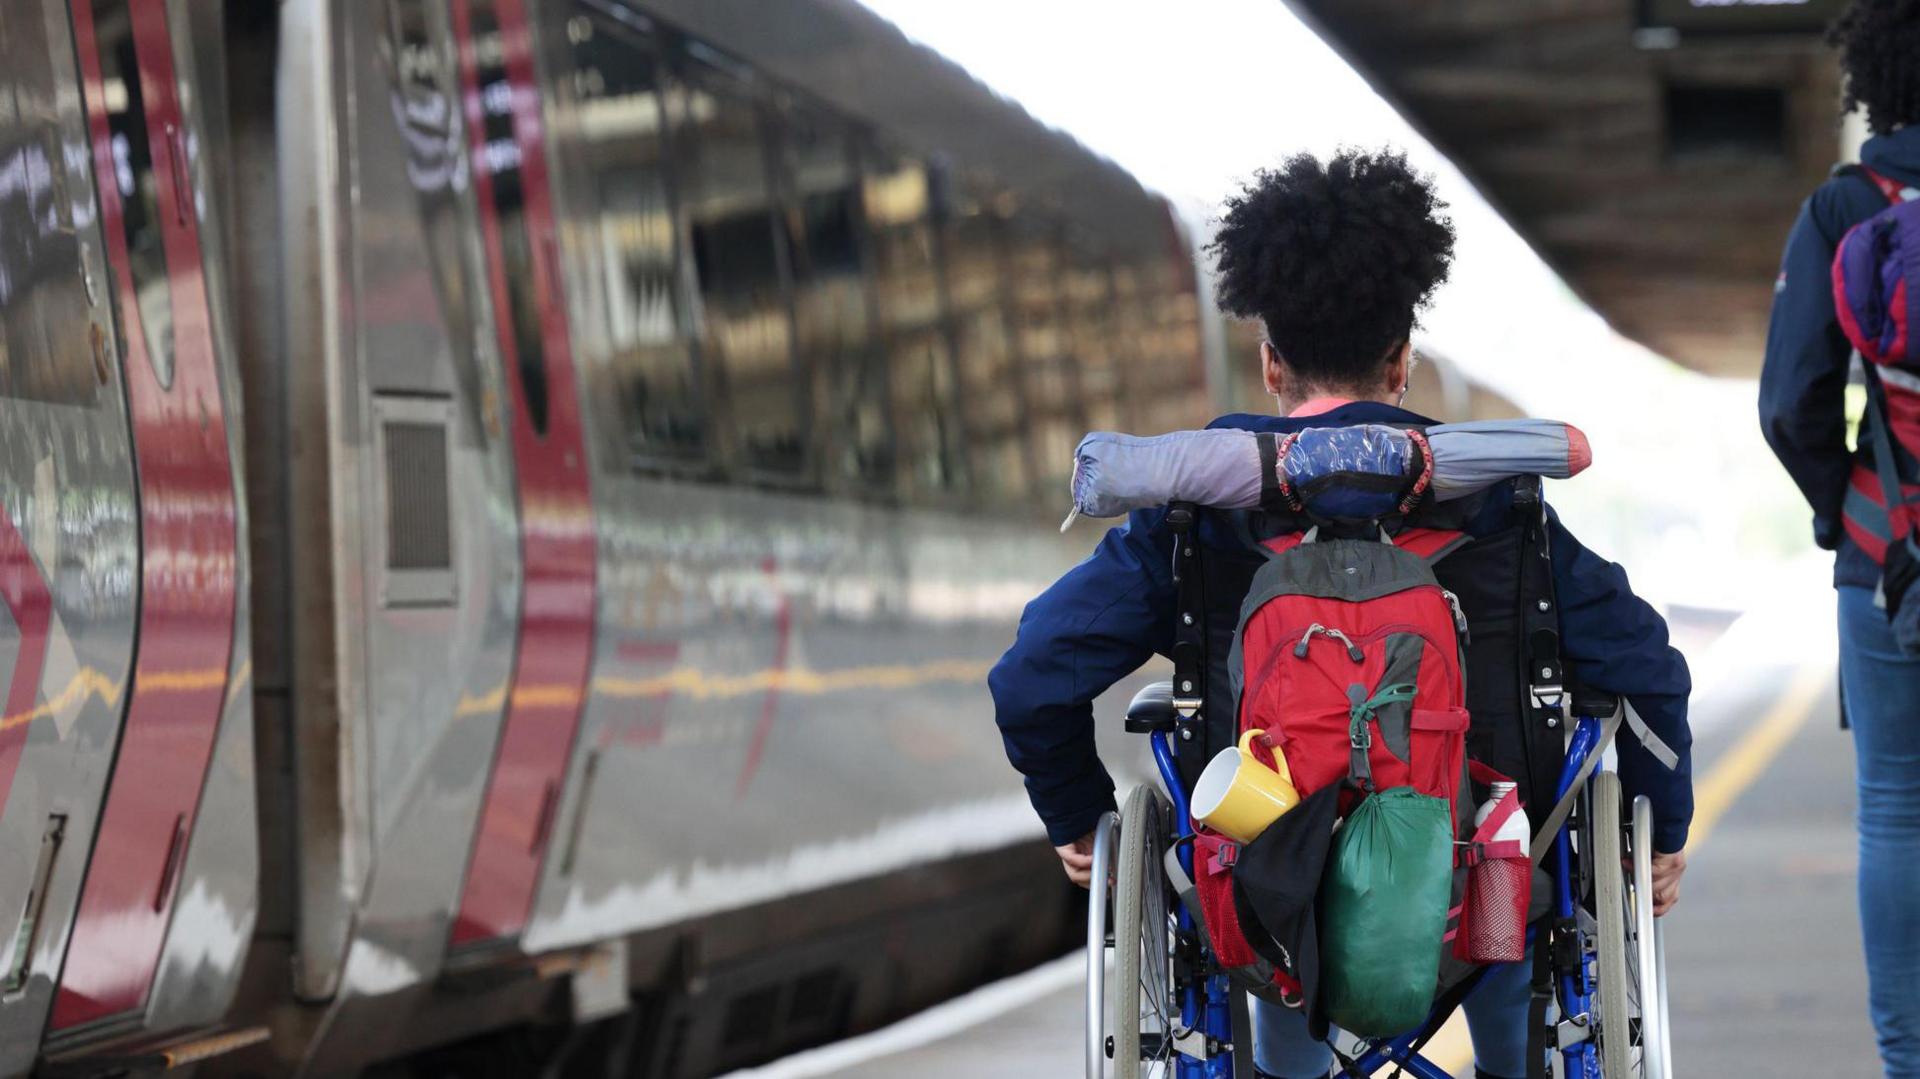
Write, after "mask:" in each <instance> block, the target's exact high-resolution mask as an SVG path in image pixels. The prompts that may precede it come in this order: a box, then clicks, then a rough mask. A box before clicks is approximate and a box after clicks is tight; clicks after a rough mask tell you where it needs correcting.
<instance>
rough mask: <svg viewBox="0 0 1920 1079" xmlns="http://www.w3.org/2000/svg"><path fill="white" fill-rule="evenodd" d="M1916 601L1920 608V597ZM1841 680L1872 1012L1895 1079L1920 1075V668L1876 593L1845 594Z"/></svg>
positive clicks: (1883, 1058)
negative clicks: (1855, 799)
mask: <svg viewBox="0 0 1920 1079" xmlns="http://www.w3.org/2000/svg"><path fill="white" fill-rule="evenodd" d="M1907 602H1909V603H1914V602H1920V591H1915V592H1913V593H1910V595H1909V598H1908V600H1907ZM1840 680H1841V684H1842V685H1843V686H1845V687H1846V695H1847V722H1848V723H1849V725H1851V726H1852V727H1853V753H1854V761H1855V776H1856V783H1857V785H1858V788H1859V798H1860V817H1859V823H1860V929H1861V932H1862V934H1863V935H1864V936H1865V938H1866V951H1867V1004H1868V1006H1867V1010H1868V1011H1869V1012H1870V1013H1871V1014H1872V1016H1873V1029H1874V1031H1875V1033H1876V1034H1878V1035H1879V1038H1880V1061H1881V1063H1882V1064H1883V1065H1884V1066H1885V1067H1886V1071H1887V1075H1888V1077H1889V1079H1915V1077H1920V902H1916V900H1915V897H1916V896H1920V660H1914V659H1909V658H1907V657H1906V656H1904V655H1902V654H1901V652H1900V648H1899V646H1898V645H1896V644H1895V643H1894V640H1893V632H1892V631H1891V630H1890V629H1889V628H1888V626H1887V616H1886V612H1884V611H1882V610H1880V609H1879V608H1878V607H1875V606H1874V604H1873V590H1872V589H1868V588H1858V587H1843V588H1841V589H1840Z"/></svg>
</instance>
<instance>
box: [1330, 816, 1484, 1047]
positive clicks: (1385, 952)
mask: <svg viewBox="0 0 1920 1079" xmlns="http://www.w3.org/2000/svg"><path fill="white" fill-rule="evenodd" d="M1452 896H1453V808H1452V807H1451V806H1449V805H1448V804H1447V802H1446V800H1445V799H1442V798H1432V797H1429V796H1427V795H1424V794H1421V793H1420V792H1418V791H1416V790H1414V789H1413V788H1412V787H1394V788H1391V789H1389V790H1384V791H1379V792H1377V793H1375V794H1373V795H1371V796H1369V797H1368V798H1367V799H1366V800H1365V801H1363V802H1361V803H1360V805H1359V807H1358V808H1356V809H1355V810H1354V811H1353V813H1352V814H1351V815H1349V816H1348V817H1347V820H1346V823H1345V824H1343V825H1341V827H1340V830H1339V833H1338V834H1337V835H1335V836H1334V839H1333V854H1332V857H1330V858H1329V859H1328V860H1327V867H1326V873H1325V876H1323V877H1322V878H1321V882H1320V917H1319V921H1320V992H1321V999H1322V1000H1323V1001H1324V1002H1325V1005H1326V1015H1327V1019H1328V1020H1329V1021H1330V1022H1332V1023H1333V1024H1335V1025H1336V1026H1339V1027H1340V1028H1341V1029H1343V1030H1346V1031H1348V1032H1350V1033H1352V1034H1356V1035H1359V1036H1361V1037H1365V1038H1386V1037H1393V1036H1395V1035H1398V1034H1403V1033H1405V1032H1407V1031H1409V1030H1412V1029H1414V1028H1415V1027H1417V1026H1419V1025H1420V1023H1421V1022H1423V1021H1424V1020H1425V1019H1426V1017H1427V1011H1428V1009H1429V1008H1431V1007H1432V1006H1433V995H1434V989H1435V986H1436V985H1437V984H1438V980H1439V976H1440V952H1441V947H1440V944H1441V938H1442V937H1444V936H1445V935H1446V931H1447V904H1448V903H1449V902H1450V901H1451V899H1452Z"/></svg>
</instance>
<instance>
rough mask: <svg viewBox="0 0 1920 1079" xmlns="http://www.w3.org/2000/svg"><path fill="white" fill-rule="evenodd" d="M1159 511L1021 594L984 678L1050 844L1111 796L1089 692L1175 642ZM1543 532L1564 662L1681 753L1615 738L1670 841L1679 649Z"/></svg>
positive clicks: (1240, 421)
mask: <svg viewBox="0 0 1920 1079" xmlns="http://www.w3.org/2000/svg"><path fill="white" fill-rule="evenodd" d="M1431 422H1432V421H1431V420H1426V419H1423V418H1422V417H1420V416H1417V415H1415V414H1413V413H1411V412H1407V411H1404V410H1402V409H1398V408H1393V407H1391V406H1388V405H1383V404H1375V403H1370V402H1357V403H1353V404H1348V405H1344V406H1341V407H1339V408H1336V409H1334V410H1333V411H1331V412H1327V413H1323V414H1321V415H1317V416H1312V417H1305V418H1288V417H1277V416H1249V415H1235V416H1224V417H1221V418H1220V419H1218V420H1215V421H1214V422H1213V426H1215V427H1234V428H1240V429H1244V430H1254V431H1275V432H1281V433H1285V432H1290V431H1296V430H1301V429H1304V428H1307V427H1339V426H1347V425H1351V424H1357V423H1392V424H1404V425H1416V424H1428V423H1431ZM1511 512H1512V505H1511V498H1510V496H1509V498H1508V499H1507V501H1506V504H1504V505H1501V504H1498V503H1496V502H1495V501H1494V500H1491V499H1490V500H1489V504H1488V506H1487V507H1486V508H1485V510H1484V511H1483V513H1482V516H1483V517H1484V518H1487V519H1488V520H1493V519H1498V520H1500V521H1505V520H1507V519H1509V516H1510V514H1511ZM1164 518H1165V512H1164V511H1163V510H1151V511H1141V512H1138V513H1135V514H1133V515H1132V516H1131V517H1130V518H1129V519H1128V521H1127V523H1126V524H1125V525H1123V526H1120V527H1118V528H1114V529H1111V530H1109V531H1108V532H1107V535H1106V538H1105V539H1103V540H1101V541H1100V546H1099V547H1098V548H1097V549H1096V550H1095V551H1094V552H1093V554H1092V555H1091V556H1090V557H1089V558H1087V560H1086V561H1084V562H1082V563H1080V564H1079V565H1078V566H1076V567H1074V568H1073V569H1072V570H1070V571H1068V573H1067V574H1066V576H1064V577H1062V578H1060V579H1059V580H1058V581H1056V582H1054V584H1053V586H1052V587H1051V588H1049V589H1047V590H1046V592H1044V593H1042V594H1041V595H1040V597H1039V598H1037V599H1035V600H1034V601H1033V602H1032V603H1030V604H1028V605H1027V609H1026V613H1025V614H1024V615H1022V616H1021V619H1020V632H1019V636H1018V638H1017V639H1016V640H1015V641H1014V645H1013V647H1012V648H1010V649H1008V650H1007V654H1006V655H1005V656H1003V657H1001V660H1000V662H999V663H998V664H996V665H995V666H994V668H993V672H992V673H991V674H990V675H989V676H988V679H987V680H988V684H989V685H990V686H991V687H992V690H993V700H994V707H995V719H996V721H997V722H998V723H999V724H1000V734H1001V738H1002V740H1003V741H1004V742H1005V743H1006V749H1007V757H1008V759H1009V760H1011V761H1012V762H1013V766H1014V767H1015V768H1017V769H1019V770H1020V771H1021V772H1022V773H1023V774H1024V775H1025V776H1026V781H1027V794H1028V797H1029V798H1030V799H1031V800H1032V802H1033V808H1034V809H1035V811H1036V812H1038V813H1039V814H1040V819H1041V820H1042V821H1044V822H1045V823H1046V826H1047V834H1048V836H1050V837H1051V838H1052V840H1053V842H1054V843H1056V844H1064V843H1068V842H1071V841H1073V840H1074V839H1077V838H1079V837H1080V836H1083V835H1085V834H1086V833H1087V832H1089V831H1091V830H1092V829H1093V825H1094V823H1095V822H1096V821H1097V820H1098V819H1099V816H1100V814H1101V813H1103V812H1105V811H1106V810H1108V809H1111V808H1113V805H1114V798H1113V780H1112V778H1110V777H1109V776H1108V775H1107V770H1106V767H1105V766H1104V765H1102V764H1101V763H1100V758H1099V756H1098V755H1097V753H1096V752H1095V748H1094V737H1093V699H1094V698H1095V697H1098V696H1099V695H1100V694H1101V693H1102V692H1104V691H1105V690H1106V689H1107V687H1109V686H1111V685H1113V684H1114V683H1115V682H1117V681H1119V680H1120V679H1121V678H1124V677H1126V676H1127V675H1128V674H1131V673H1132V672H1133V671H1134V670H1135V669H1137V668H1138V667H1139V666H1140V665H1141V664H1142V663H1145V662H1146V661H1147V660H1148V659H1149V658H1151V657H1152V656H1153V655H1155V654H1156V653H1157V654H1159V655H1163V656H1164V655H1166V654H1167V653H1168V651H1169V649H1170V648H1171V647H1172V644H1173V615H1174V589H1173V581H1172V578H1171V574H1170V572H1169V565H1170V563H1171V559H1172V553H1173V547H1172V535H1171V533H1170V532H1169V531H1168V529H1167V528H1166V527H1165V521H1164ZM1478 530H1479V529H1476V528H1475V527H1471V526H1470V527H1469V529H1468V531H1469V532H1475V531H1478ZM1489 530H1490V529H1489ZM1201 540H1202V542H1203V543H1208V544H1209V545H1226V544H1230V543H1234V542H1235V541H1234V540H1232V539H1230V538H1227V537H1224V536H1221V537H1209V536H1208V534H1207V533H1206V531H1205V529H1204V528H1203V531H1202V534H1201ZM1550 541H1551V543H1552V549H1553V576H1554V591H1555V594H1556V596H1557V598H1558V602H1559V605H1560V629H1561V651H1562V655H1563V657H1564V659H1565V662H1566V664H1567V668H1568V670H1569V672H1570V673H1571V674H1572V675H1573V676H1574V679H1575V680H1576V681H1578V682H1580V683H1581V684H1583V685H1588V686H1592V687H1595V688H1598V689H1602V690H1606V691H1609V692H1613V693H1618V694H1621V695H1623V696H1625V697H1627V698H1628V699H1629V700H1630V701H1631V702H1632V703H1633V705H1634V707H1635V708H1636V710H1638V712H1639V713H1640V715H1641V717H1642V718H1644V719H1645V720H1646V722H1647V725H1648V726H1649V727H1650V728H1652V730H1653V732H1654V733H1655V734H1657V735H1659V736H1660V737H1661V739H1662V740H1664V741H1665V742H1666V743H1667V744H1668V745H1669V746H1671V747H1672V748H1673V749H1674V751H1675V752H1677V753H1678V754H1679V755H1680V767H1679V768H1678V769H1677V770H1676V771H1672V772H1669V771H1667V769H1666V768H1665V767H1664V766H1662V765H1661V764H1660V763H1659V762H1658V761H1657V760H1655V759H1654V758H1653V757H1652V755H1651V754H1649V753H1648V752H1647V751H1646V750H1645V749H1643V748H1641V746H1640V744H1639V743H1638V742H1636V741H1634V740H1633V739H1632V738H1623V739H1622V740H1621V741H1620V773H1621V779H1622V781H1623V783H1624V784H1625V786H1626V789H1627V792H1628V795H1629V796H1630V797H1631V796H1632V795H1634V794H1645V795H1647V796H1648V797H1649V798H1650V799H1651V800H1652V802H1653V806H1654V842H1655V845H1656V846H1657V847H1658V848H1659V849H1660V850H1663V851H1675V850H1679V849H1680V848H1681V847H1683V846H1685V845H1686V840H1687V824H1688V822H1689V821H1690V820H1691V819H1692V817H1693V787H1692V764H1691V757H1690V754H1689V748H1690V746H1691V744H1692V737H1691V735H1690V734H1689V733H1688V728H1687V695H1688V693H1689V692H1690V691H1691V689H1692V681H1691V678H1690V677H1689V675H1688V673H1687V664H1686V660H1685V659H1684V658H1683V657H1682V656H1681V655H1680V653H1679V652H1678V651H1676V650H1675V649H1674V648H1672V647H1671V646H1669V645H1668V643H1667V625H1666V622H1665V620H1663V619H1662V618H1661V617H1660V615H1659V614H1658V613H1656V612H1655V611H1654V609H1653V608H1652V607H1650V606H1648V605H1647V603H1646V602H1645V601H1644V600H1641V599H1640V598H1639V597H1637V596H1635V595H1634V594H1633V592H1632V590H1631V589H1629V588H1628V586H1627V575H1626V571H1624V570H1622V569H1621V568H1620V567H1619V566H1617V565H1614V564H1612V563H1610V562H1607V561H1606V560H1605V559H1602V558H1600V557H1599V556H1597V555H1595V554H1594V553H1593V552H1591V551H1589V550H1587V549H1586V548H1584V547H1582V546H1581V545H1580V543H1579V542H1578V541H1577V540H1575V539H1574V538H1573V536H1572V535H1571V534H1569V533H1568V532H1567V530H1566V529H1565V528H1564V527H1562V526H1561V524H1560V522H1559V519H1558V518H1557V517H1555V518H1554V519H1553V521H1552V531H1551V536H1550ZM1241 598H1242V597H1240V596H1237V595H1236V596H1217V597H1210V599H1209V607H1210V610H1209V617H1210V618H1216V619H1225V620H1227V621H1226V622H1225V623H1224V624H1226V625H1232V624H1233V622H1234V620H1236V619H1237V617H1238V613H1239V605H1240V600H1241Z"/></svg>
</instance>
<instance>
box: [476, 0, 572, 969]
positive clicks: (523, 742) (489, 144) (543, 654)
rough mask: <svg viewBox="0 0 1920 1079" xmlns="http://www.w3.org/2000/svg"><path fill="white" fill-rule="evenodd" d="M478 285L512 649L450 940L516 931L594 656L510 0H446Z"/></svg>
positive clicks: (540, 210)
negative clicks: (503, 498)
mask: <svg viewBox="0 0 1920 1079" xmlns="http://www.w3.org/2000/svg"><path fill="white" fill-rule="evenodd" d="M453 30H454V36H455V38H456V39H457V41H458V44H459V50H460V84H461V95H462V98H463V99H464V104H465V111H466V126H467V138H468V142H469V144H470V146H471V147H472V151H473V164H474V168H473V182H474V193H475V196H476V198H477V199H478V201H479V204H480V225H481V236H482V239H483V241H484V244H485V248H486V256H487V274H488V287H489V290H490V292H491V295H492V300H493V305H492V306H493V318H494V326H495V328H496V333H497V337H498V343H499V351H500V361H501V363H502V364H504V365H505V367H506V374H507V378H506V382H507V384H508V386H509V387H510V390H509V394H510V396H511V397H512V398H513V404H512V410H513V457H514V470H515V473H516V475H517V478H518V483H519V504H520V558H521V564H522V571H523V584H522V592H521V602H520V642H519V652H518V654H517V655H516V657H515V660H514V669H513V681H512V684H511V686H510V687H509V692H508V695H507V706H506V708H507V714H506V720H505V722H504V724H503V726H502V729H501V734H500V743H499V747H498V749H497V750H496V751H495V757H494V762H493V773H492V775H491V776H489V777H488V780H487V793H486V801H485V804H484V805H483V807H482V809H481V814H480V825H479V829H478V831H477V833H476V834H475V836H474V841H473V853H472V856H471V858H470V859H469V861H468V865H467V880H466V887H465V890H464V892H463V893H462V895H461V897H460V908H459V911H458V913H457V915H456V916H455V919H454V925H453V938H452V942H453V945H454V946H455V947H461V946H464V945H473V944H480V943H484V942H487V941H495V940H501V939H506V938H512V937H515V936H518V935H519V933H520V931H521V929H523V928H524V927H525V926H526V922H527V912H528V911H529V910H530V909H531V907H532V904H533V895H534V888H535V886H536V885H537V883H538V881H539V875H540V863H541V859H542V856H543V855H544V853H545V851H546V847H547V842H548V838H549V833H550V831H551V830H552V820H553V814H554V809H555V806H556V805H557V803H558V801H559V795H560V783H561V780H562V778H563V777H564V776H565V775H566V770H567V759H568V756H569V755H570V753H571V752H572V748H573V737H574V732H575V730H576V729H577V728H578V726H579V721H580V708H581V704H582V702H583V700H584V697H585V693H586V682H587V668H588V664H589V661H590V659H591V658H592V649H593V616H594V559H595V556H596V548H595V542H594V527H593V503H592V500H591V495H590V491H589V489H588V480H587V456H586V446H585V443H584V440H583V438H582V435H581V430H580V404H579V395H578V393H577V392H576V389H575V385H574V370H573V356H572V352H571V346H570V344H569V341H568V336H567V320H566V312H565V298H564V297H563V296H562V295H561V287H560V266H559V260H558V257H557V247H556V244H555V236H554V228H553V208H552V202H551V198H550V194H549V188H548V178H547V161H546V146H545V137H544V135H543V133H542V132H541V119H540V92H539V86H538V83H537V82H536V79H535V76H534V67H533V54H532V41H531V40H530V38H529V29H528V26H527V14H526V8H525V5H524V3H523V0H453Z"/></svg>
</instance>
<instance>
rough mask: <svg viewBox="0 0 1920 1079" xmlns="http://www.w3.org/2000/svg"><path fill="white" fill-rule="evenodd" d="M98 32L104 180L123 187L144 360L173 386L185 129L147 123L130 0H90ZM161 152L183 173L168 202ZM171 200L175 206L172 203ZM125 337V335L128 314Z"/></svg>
mask: <svg viewBox="0 0 1920 1079" xmlns="http://www.w3.org/2000/svg"><path fill="white" fill-rule="evenodd" d="M92 7H93V22H94V37H95V40H96V42H97V43H98V46H99V52H100V78H101V90H102V96H103V99H104V100H105V102H106V109H107V131H108V138H109V140H110V141H109V145H110V146H111V148H112V153H113V175H112V176H110V177H100V178H99V179H100V182H103V183H111V184H114V185H115V186H116V187H117V188H118V189H119V192H120V226H121V229H122V230H123V231H124V232H125V234H126V241H127V262H128V268H129V270H130V271H131V273H132V275H133V294H134V297H135V304H136V306H137V308H138V310H137V311H136V312H135V319H136V321H138V322H139V324H140V330H141V338H142V343H143V344H144V345H145V346H146V353H147V362H148V364H149V365H150V366H151V367H152V368H153V373H154V375H155V377H156V378H158V379H159V381H160V385H162V386H171V385H172V384H173V288H172V286H171V284H170V281H169V275H168V272H167V252H166V244H165V242H164V237H163V236H162V222H163V217H162V215H164V214H175V215H177V216H179V217H181V218H182V219H184V218H186V217H187V216H189V215H191V214H192V213H193V207H192V205H191V201H190V200H191V199H192V195H191V193H190V190H191V189H190V188H189V187H188V185H187V184H186V183H185V182H184V178H185V174H186V161H187V155H186V144H185V138H186V136H185V133H184V132H182V131H181V130H180V129H178V128H176V127H173V126H171V125H169V126H168V128H167V129H166V130H165V131H150V130H148V128H147V113H146V103H145V93H144V87H143V84H142V82H141V76H140V64H139V60H138V58H137V56H136V55H135V52H134V47H133V16H132V13H131V12H130V10H129V4H128V0H92ZM158 154H169V155H171V156H172V163H173V169H174V173H175V175H177V176H180V177H181V178H182V181H183V182H181V183H180V184H178V185H177V186H176V187H175V189H174V197H173V198H172V199H163V198H162V197H161V194H160V182H159V178H158V176H157V175H156V174H155V172H154V162H155V160H156V156H155V155H158ZM169 203H170V205H169ZM117 315H118V317H119V319H120V321H121V323H122V326H121V329H122V331H123V332H122V333H121V340H123V341H124V340H126V333H125V332H124V331H125V329H126V327H125V325H124V323H125V322H126V317H125V313H124V312H117Z"/></svg>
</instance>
